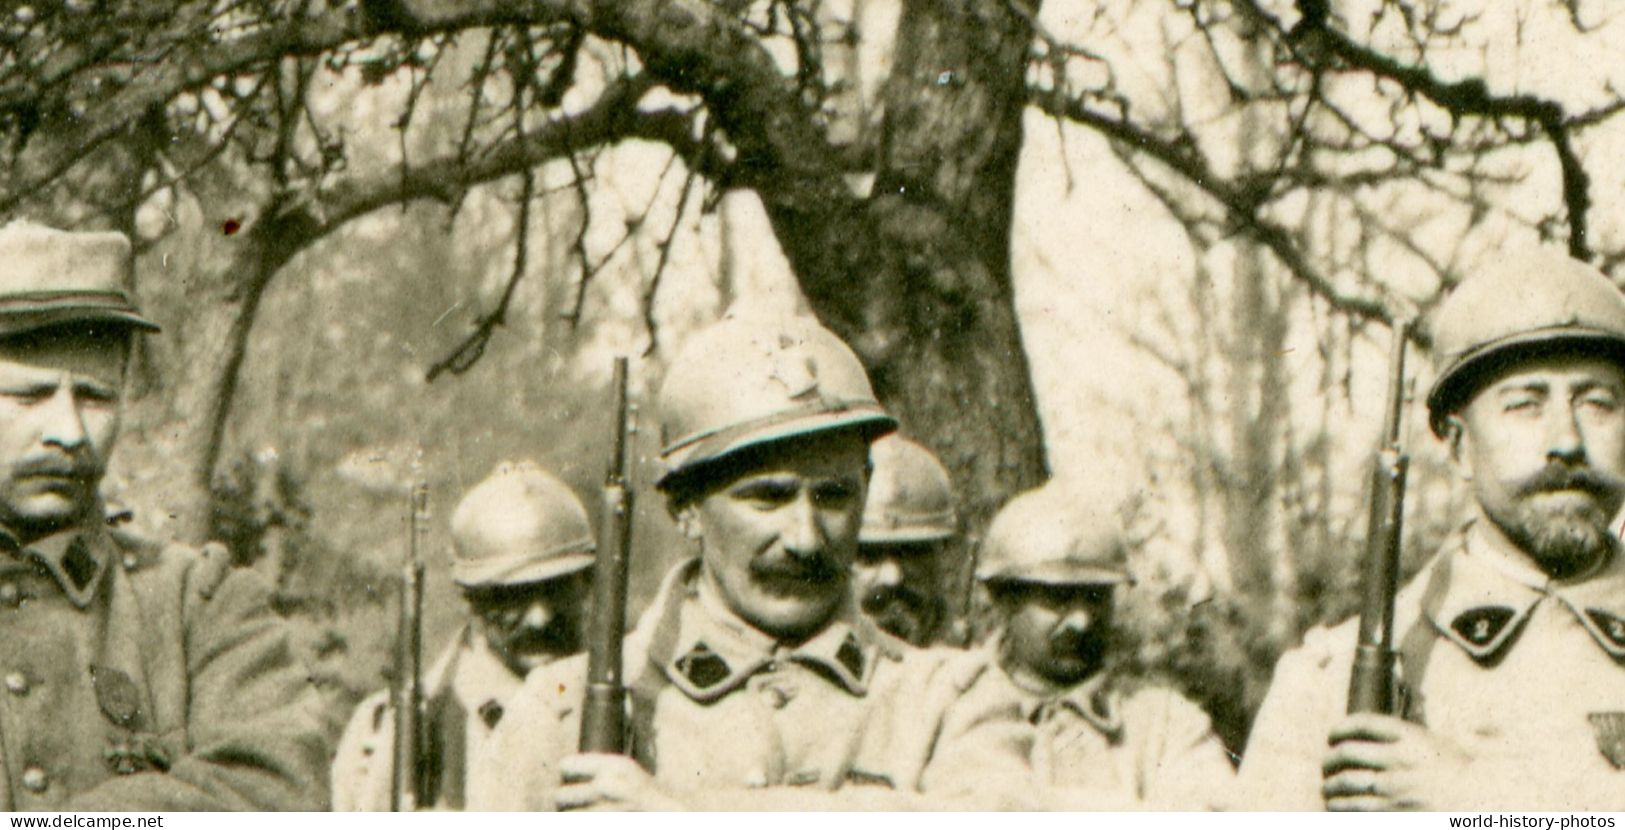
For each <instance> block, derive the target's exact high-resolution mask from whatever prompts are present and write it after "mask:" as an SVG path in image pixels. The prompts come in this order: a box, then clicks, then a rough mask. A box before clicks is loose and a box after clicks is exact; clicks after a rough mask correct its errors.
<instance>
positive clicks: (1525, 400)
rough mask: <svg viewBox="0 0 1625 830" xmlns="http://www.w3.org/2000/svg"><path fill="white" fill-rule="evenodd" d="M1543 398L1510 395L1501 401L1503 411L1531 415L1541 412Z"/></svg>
mask: <svg viewBox="0 0 1625 830" xmlns="http://www.w3.org/2000/svg"><path fill="white" fill-rule="evenodd" d="M1541 403H1542V401H1541V398H1540V396H1539V395H1534V394H1531V393H1519V394H1516V395H1509V396H1507V397H1506V398H1503V399H1502V400H1501V411H1502V412H1511V413H1516V414H1523V415H1530V414H1535V413H1538V412H1540V407H1541Z"/></svg>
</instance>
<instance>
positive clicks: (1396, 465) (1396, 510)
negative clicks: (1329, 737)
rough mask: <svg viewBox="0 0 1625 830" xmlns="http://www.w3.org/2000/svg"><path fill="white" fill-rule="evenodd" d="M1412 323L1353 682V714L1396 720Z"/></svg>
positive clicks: (1374, 524) (1392, 379)
mask: <svg viewBox="0 0 1625 830" xmlns="http://www.w3.org/2000/svg"><path fill="white" fill-rule="evenodd" d="M1409 329H1410V324H1409V322H1408V321H1404V320H1401V321H1399V322H1398V323H1396V324H1395V325H1394V330H1393V338H1394V339H1393V344H1392V347H1391V353H1390V355H1389V358H1388V401H1387V408H1386V410H1385V411H1384V414H1383V422H1382V438H1381V444H1380V445H1379V446H1378V447H1377V452H1376V456H1375V458H1373V459H1372V465H1371V512H1370V515H1369V518H1368V523H1367V526H1366V537H1365V563H1364V564H1365V570H1364V575H1363V578H1362V580H1361V584H1360V639H1359V641H1358V644H1357V645H1356V646H1355V651H1354V672H1353V675H1352V676H1351V677H1350V678H1349V706H1348V711H1349V714H1351V715H1352V714H1358V713H1361V712H1375V713H1378V714H1383V715H1392V714H1395V713H1396V709H1397V704H1398V700H1397V697H1398V695H1397V689H1396V688H1395V678H1394V660H1395V656H1394V594H1395V592H1396V591H1397V590H1398V588H1399V554H1400V543H1401V540H1400V535H1401V530H1402V529H1403V527H1402V526H1403V523H1404V520H1405V472H1406V470H1407V469H1408V468H1409V466H1410V459H1409V458H1408V457H1407V456H1406V455H1405V451H1404V448H1403V447H1401V446H1400V429H1399V428H1400V418H1401V415H1402V413H1403V411H1404V408H1405V337H1406V335H1407V334H1408V333H1409Z"/></svg>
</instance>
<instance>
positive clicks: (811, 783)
mask: <svg viewBox="0 0 1625 830" xmlns="http://www.w3.org/2000/svg"><path fill="white" fill-rule="evenodd" d="M660 424H661V435H662V440H663V442H664V445H665V448H664V450H663V451H662V453H661V457H662V459H663V460H664V462H665V473H664V474H663V475H662V476H661V477H660V479H659V481H658V483H657V486H658V488H659V489H660V490H661V491H663V492H664V494H665V496H666V499H667V505H668V507H669V508H670V510H671V512H672V514H673V515H674V516H675V518H676V520H677V522H678V525H679V527H680V528H681V530H682V532H683V533H684V534H685V535H686V536H687V537H688V538H689V539H691V540H692V541H693V542H694V543H696V544H697V546H698V548H699V556H698V558H697V559H693V560H689V561H687V562H684V563H682V564H680V565H679V566H677V567H676V568H674V569H673V570H672V571H671V572H670V573H669V574H668V576H667V578H666V580H665V582H664V583H663V585H662V586H661V588H660V590H659V592H658V595H657V597H656V599H655V601H654V603H653V605H652V606H651V607H650V608H649V610H648V611H647V612H646V613H645V614H644V615H643V617H642V620H641V622H640V624H639V625H638V627H637V629H636V630H635V631H634V632H633V633H632V634H631V635H630V636H629V637H628V638H627V648H626V662H625V665H626V677H627V685H628V687H629V689H630V698H631V708H630V714H631V717H630V721H631V723H632V724H633V729H632V732H633V734H632V743H633V746H634V750H635V752H634V754H635V756H636V760H634V759H632V758H626V757H621V756H615V755H573V754H572V753H574V752H575V747H576V745H577V740H578V733H579V729H580V727H579V723H578V722H579V719H580V714H579V708H580V702H581V699H582V684H583V678H584V661H583V660H579V659H574V660H570V661H565V662H561V663H557V664H554V665H552V666H548V667H547V668H545V669H543V670H541V671H537V672H533V673H532V674H531V675H530V677H529V678H527V680H526V682H525V686H524V688H522V689H521V690H520V692H519V694H518V695H517V696H516V697H515V698H514V702H513V704H512V706H510V707H509V712H508V716H507V717H506V718H505V719H504V720H503V722H502V724H501V725H500V726H499V727H498V729H497V734H496V735H495V737H494V739H493V741H494V744H495V747H494V749H493V751H492V753H491V755H490V756H489V757H491V758H492V759H493V760H495V759H500V764H501V767H502V770H503V771H505V772H506V773H507V777H506V779H504V780H499V777H498V776H497V775H493V776H491V777H490V778H489V779H488V781H487V782H486V783H489V784H490V785H492V790H493V791H492V792H489V793H486V794H485V796H486V797H485V798H484V799H482V800H477V801H474V802H473V803H475V804H476V805H477V806H479V807H481V808H486V809H515V808H529V809H550V808H553V807H559V808H562V809H585V808H630V809H639V808H642V809H654V808H665V809H672V808H676V807H683V806H687V807H699V808H708V809H722V808H726V809H766V808H771V807H781V808H782V807H795V808H800V809H810V808H814V807H828V806H841V807H861V806H867V807H871V808H873V807H883V806H897V805H900V804H906V803H913V804H929V805H933V806H943V805H947V804H950V803H962V802H955V801H950V800H944V799H952V798H955V797H961V796H967V797H968V796H969V795H970V794H972V793H978V792H979V793H983V794H985V793H986V792H989V791H993V792H997V791H999V788H1001V787H1007V788H1008V790H1009V791H1010V792H1012V793H1014V794H1016V795H1020V794H1021V792H1020V791H1021V787H1020V786H1019V784H1018V783H1016V781H1015V779H1017V778H1021V777H1024V776H1025V775H1026V765H1025V760H1024V759H1025V755H1026V751H1027V747H1028V737H1029V734H1030V733H1029V732H1028V730H1026V729H1025V725H1024V724H1022V723H1020V721H1019V720H1018V719H1017V717H1016V712H1015V708H1014V707H1013V706H1010V705H1008V704H1007V703H998V702H994V701H987V700H983V699H978V698H971V697H966V691H967V689H969V688H970V687H971V686H972V685H973V684H974V681H975V679H976V677H977V675H978V674H979V673H980V671H981V669H980V667H978V666H975V665H973V664H971V663H970V662H969V661H967V660H965V659H963V658H965V657H967V656H968V655H965V654H964V653H963V652H953V651H948V650H932V651H920V650H914V649H911V648H909V647H908V646H907V645H906V644H905V643H902V642H901V641H898V640H896V639H893V638H891V637H889V636H888V635H886V634H884V633H883V632H881V631H880V630H879V629H878V628H876V627H875V626H874V624H873V623H872V622H870V621H869V620H868V619H867V618H866V617H864V616H863V615H862V614H861V613H860V612H859V611H858V610H857V609H856V607H855V603H854V602H853V601H852V596H851V592H850V582H851V567H852V560H853V558H854V557H855V556H856V555H857V540H858V528H859V524H860V520H861V515H862V510H863V504H864V495H865V490H866V485H867V479H868V450H869V444H870V442H871V441H873V440H874V439H875V438H876V437H878V436H880V435H883V434H885V433H887V432H890V431H891V430H892V429H894V428H895V426H896V422H895V421H893V420H892V418H891V417H890V416H889V415H887V414H886V413H885V412H884V411H883V410H882V409H881V408H880V405H879V404H878V403H877V402H876V401H875V396H874V393H873V392H872V391H871V390H870V387H869V380H868V378H867V376H866V375H865V374H864V372H863V368H862V366H861V365H860V364H859V363H858V361H857V358H856V357H855V356H854V355H853V354H852V352H851V350H850V349H848V348H847V346H846V344H844V343H842V342H841V341H840V340H839V339H837V338H836V337H835V336H834V335H833V334H831V333H829V332H828V331H826V330H824V329H823V328H821V327H819V326H818V325H817V324H816V323H813V322H811V321H808V320H786V321H774V322H773V323H771V324H770V323H766V322H756V321H748V320H744V319H736V318H730V319H727V320H724V321H723V322H721V323H719V324H717V325H715V326H713V327H711V328H709V329H707V330H705V331H703V332H700V333H698V334H696V335H694V336H693V337H692V338H691V340H690V342H689V343H688V344H687V345H686V347H685V348H684V349H683V351H682V353H681V354H680V355H679V356H678V357H677V359H676V360H675V361H674V362H673V363H672V366H671V369H670V371H669V372H668V374H667V377H666V381H665V385H664V387H663V388H662V390H661V393H660ZM922 793H929V794H930V795H931V797H932V800H931V801H924V800H923V799H922V798H921V795H920V794H922ZM973 803H974V802H973Z"/></svg>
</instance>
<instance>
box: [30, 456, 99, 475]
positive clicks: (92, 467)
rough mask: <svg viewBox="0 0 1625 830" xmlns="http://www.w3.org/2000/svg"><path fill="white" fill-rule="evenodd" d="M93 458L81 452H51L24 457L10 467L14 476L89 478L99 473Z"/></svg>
mask: <svg viewBox="0 0 1625 830" xmlns="http://www.w3.org/2000/svg"><path fill="white" fill-rule="evenodd" d="M100 472H101V471H100V470H99V469H98V468H97V466H96V463H95V461H94V460H93V459H91V458H89V457H87V455H85V454H83V453H73V454H68V453H52V454H48V455H34V456H29V457H27V458H24V459H23V460H21V461H19V462H17V463H16V464H15V465H14V466H13V467H12V468H11V474H12V476H13V477H14V478H26V477H28V476H62V477H65V478H75V479H81V480H86V481H88V480H91V479H94V478H96V476H97V475H98V474H100Z"/></svg>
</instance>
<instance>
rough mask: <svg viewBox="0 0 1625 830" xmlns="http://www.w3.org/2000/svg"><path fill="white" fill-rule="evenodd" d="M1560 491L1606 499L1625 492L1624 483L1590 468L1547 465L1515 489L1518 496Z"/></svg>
mask: <svg viewBox="0 0 1625 830" xmlns="http://www.w3.org/2000/svg"><path fill="white" fill-rule="evenodd" d="M1562 490H1581V491H1584V492H1587V493H1590V494H1591V495H1593V496H1598V497H1608V496H1613V495H1616V494H1618V493H1619V492H1620V491H1621V490H1625V482H1622V481H1620V480H1619V479H1617V478H1615V477H1614V476H1611V475H1609V474H1607V473H1604V472H1600V471H1598V470H1596V469H1594V468H1592V467H1568V466H1564V465H1562V464H1548V465H1546V467H1544V468H1543V469H1542V470H1541V471H1540V472H1538V473H1535V474H1534V475H1532V476H1530V477H1529V478H1527V479H1524V480H1523V481H1522V482H1520V483H1519V484H1518V486H1517V487H1516V488H1515V492H1516V493H1517V495H1519V496H1532V495H1535V494H1536V493H1552V492H1558V491H1562Z"/></svg>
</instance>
